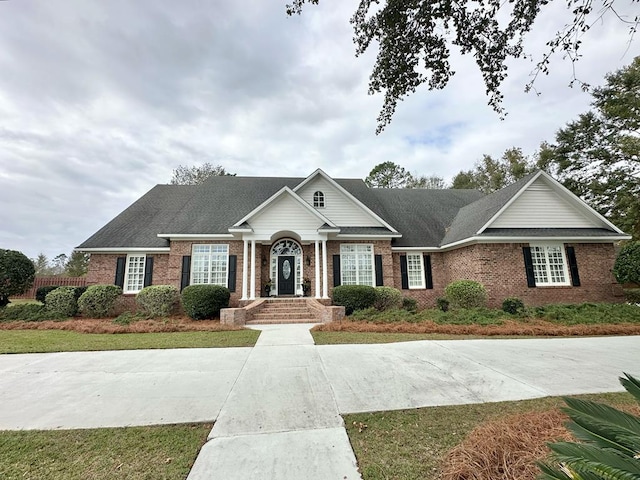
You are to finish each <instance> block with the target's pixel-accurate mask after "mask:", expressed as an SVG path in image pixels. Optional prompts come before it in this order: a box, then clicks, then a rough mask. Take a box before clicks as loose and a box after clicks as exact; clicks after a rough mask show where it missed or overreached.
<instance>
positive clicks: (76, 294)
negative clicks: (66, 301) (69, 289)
mask: <svg viewBox="0 0 640 480" xmlns="http://www.w3.org/2000/svg"><path fill="white" fill-rule="evenodd" d="M87 288H89V287H84V286H83V287H73V296H74V297H76V301H77V300H78V299H79V298H80V297H81V296H82V294H83V293H84V292H86V291H87Z"/></svg>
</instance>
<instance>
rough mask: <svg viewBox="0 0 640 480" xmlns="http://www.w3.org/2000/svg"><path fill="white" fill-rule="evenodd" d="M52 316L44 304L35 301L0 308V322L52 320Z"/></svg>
mask: <svg viewBox="0 0 640 480" xmlns="http://www.w3.org/2000/svg"><path fill="white" fill-rule="evenodd" d="M54 317H55V316H54V315H53V314H51V313H50V312H48V311H47V309H46V307H45V306H44V305H39V304H37V303H24V304H22V305H12V306H10V307H7V308H0V322H9V321H23V322H39V321H41V320H52V319H53V318H54Z"/></svg>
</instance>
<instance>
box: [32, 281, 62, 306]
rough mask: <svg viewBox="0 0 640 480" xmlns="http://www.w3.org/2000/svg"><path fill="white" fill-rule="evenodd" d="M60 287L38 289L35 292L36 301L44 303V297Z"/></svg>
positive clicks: (47, 286)
mask: <svg viewBox="0 0 640 480" xmlns="http://www.w3.org/2000/svg"><path fill="white" fill-rule="evenodd" d="M59 286H60V285H46V286H44V287H40V288H38V289H37V290H36V300H37V301H39V302H41V303H44V300H45V297H46V296H47V294H48V293H49V292H53V291H54V290H55V289H56V288H58V287H59Z"/></svg>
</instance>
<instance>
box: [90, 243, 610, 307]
mask: <svg viewBox="0 0 640 480" xmlns="http://www.w3.org/2000/svg"><path fill="white" fill-rule="evenodd" d="M194 243H205V244H212V243H223V244H228V245H229V254H230V255H236V256H237V277H236V291H235V292H233V293H232V294H231V302H230V303H231V306H237V305H238V303H239V300H240V298H241V296H242V265H243V242H242V241H197V242H191V241H176V242H172V244H171V251H170V253H169V254H168V255H167V254H153V257H154V269H153V284H154V285H175V286H176V287H178V288H179V287H180V278H181V274H182V256H183V255H191V246H192V245H193V244H194ZM342 243H368V244H373V248H374V254H375V255H382V264H383V282H384V285H386V286H391V287H395V288H398V289H401V285H402V282H401V278H400V255H401V252H394V253H393V254H392V253H391V243H390V242H389V241H382V240H377V241H355V242H344V241H328V242H327V267H328V271H327V280H328V285H329V292H330V293H331V290H332V288H333V268H332V264H333V255H339V254H340V244H342ZM526 245H527V244H477V245H471V246H468V247H463V248H459V249H456V250H451V251H448V252H442V253H431V254H430V255H431V265H432V273H433V287H434V288H433V289H428V290H427V289H410V290H402V293H403V295H405V296H408V297H412V298H415V299H416V300H417V301H418V304H419V306H420V307H421V308H425V307H433V306H434V305H435V301H436V298H437V297H440V296H443V295H444V288H445V287H446V286H447V285H448V284H449V283H450V282H452V281H454V280H459V279H469V280H476V281H479V282H481V283H482V284H483V285H484V286H485V287H486V288H487V291H488V294H489V304H490V306H500V305H501V304H502V301H503V300H504V299H505V298H506V297H512V296H515V297H519V298H521V299H522V300H523V301H524V302H525V304H527V305H543V304H548V303H580V302H587V301H589V302H597V301H598V302H599V301H601V302H613V301H621V300H622V298H621V297H619V296H616V295H615V292H616V289H615V286H616V285H617V284H616V282H615V279H614V278H613V275H612V274H611V269H612V268H613V263H614V261H615V251H614V246H613V245H612V244H583V243H579V244H572V246H573V247H574V248H575V252H576V260H577V263H578V270H579V273H580V280H581V286H580V287H572V286H562V287H536V288H528V287H527V278H526V274H525V269H524V259H523V256H522V247H523V246H526ZM270 248H271V246H270V245H261V244H258V245H256V288H255V296H256V297H260V296H261V292H262V288H263V286H264V283H265V282H266V280H267V279H268V278H269V276H270V273H269V259H270ZM302 249H303V275H304V276H305V277H308V278H309V279H310V280H311V285H312V287H311V295H312V296H315V289H316V285H315V244H313V243H312V244H310V245H303V246H302ZM249 253H250V249H249ZM119 256H122V255H118V254H92V255H91V260H90V262H89V271H88V273H87V277H86V278H87V285H93V284H98V283H106V284H112V283H113V282H114V278H115V268H116V259H117V258H118V257H119ZM307 256H308V257H309V260H310V265H307V264H306V258H307ZM263 258H264V259H266V265H263V264H262V263H263V261H262V259H263ZM321 259H322V257H321ZM321 261H322V260H321ZM249 275H250V273H249ZM321 279H322V276H321ZM248 284H249V282H248Z"/></svg>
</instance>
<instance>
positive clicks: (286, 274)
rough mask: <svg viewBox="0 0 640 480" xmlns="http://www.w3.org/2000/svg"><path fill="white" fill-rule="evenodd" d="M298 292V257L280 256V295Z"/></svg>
mask: <svg viewBox="0 0 640 480" xmlns="http://www.w3.org/2000/svg"><path fill="white" fill-rule="evenodd" d="M294 293H296V257H285V256H280V257H278V295H293V294H294Z"/></svg>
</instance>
